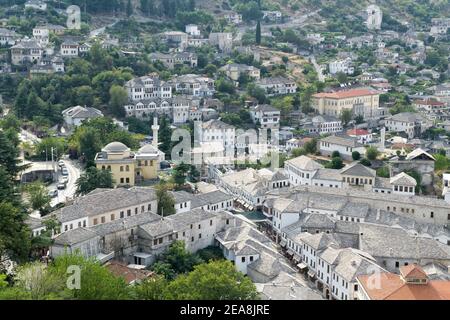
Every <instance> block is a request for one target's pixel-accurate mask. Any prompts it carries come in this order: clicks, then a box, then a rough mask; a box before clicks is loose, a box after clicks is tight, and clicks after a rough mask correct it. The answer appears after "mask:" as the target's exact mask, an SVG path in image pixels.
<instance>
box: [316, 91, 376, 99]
mask: <svg viewBox="0 0 450 320" xmlns="http://www.w3.org/2000/svg"><path fill="white" fill-rule="evenodd" d="M378 94H379V92H377V91H374V90H369V89H352V90H343V91H337V92H321V93H317V94H315V95H313V97H315V98H332V99H345V98H353V97H359V96H373V95H378Z"/></svg>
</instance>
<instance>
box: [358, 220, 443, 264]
mask: <svg viewBox="0 0 450 320" xmlns="http://www.w3.org/2000/svg"><path fill="white" fill-rule="evenodd" d="M360 233H362V234H363V235H362V236H360V246H359V249H360V250H363V251H365V252H367V253H369V254H371V255H372V256H374V257H395V258H401V259H436V260H448V259H450V248H448V247H447V246H446V245H444V244H441V243H439V242H437V241H436V240H434V239H429V238H423V237H412V236H411V235H409V233H408V232H406V231H405V230H403V229H401V228H393V227H387V226H380V225H371V224H361V225H360Z"/></svg>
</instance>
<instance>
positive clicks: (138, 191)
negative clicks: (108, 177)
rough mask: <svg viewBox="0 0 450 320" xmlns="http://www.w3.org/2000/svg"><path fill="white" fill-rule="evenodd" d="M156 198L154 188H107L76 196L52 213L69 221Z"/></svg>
mask: <svg viewBox="0 0 450 320" xmlns="http://www.w3.org/2000/svg"><path fill="white" fill-rule="evenodd" d="M154 200H156V193H155V190H154V189H152V188H137V187H135V188H130V189H125V188H116V189H106V190H103V191H102V192H94V193H92V194H87V195H85V196H82V197H79V198H76V199H75V201H74V202H73V203H72V204H70V205H68V206H66V207H63V208H61V209H59V210H56V211H55V212H54V213H52V214H51V215H52V216H53V214H54V215H56V217H57V219H58V220H59V221H60V222H67V221H71V220H75V219H80V218H84V217H89V216H95V215H99V214H102V213H107V212H111V211H114V210H119V209H122V208H127V207H131V206H134V205H136V206H137V205H142V204H144V203H147V202H150V201H154Z"/></svg>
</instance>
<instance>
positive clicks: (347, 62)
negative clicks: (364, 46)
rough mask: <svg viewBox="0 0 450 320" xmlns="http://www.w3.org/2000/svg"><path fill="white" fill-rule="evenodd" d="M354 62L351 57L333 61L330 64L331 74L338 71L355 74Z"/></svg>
mask: <svg viewBox="0 0 450 320" xmlns="http://www.w3.org/2000/svg"><path fill="white" fill-rule="evenodd" d="M352 64H353V61H352V59H350V58H347V59H344V60H335V61H332V62H330V64H329V69H330V74H333V75H334V74H337V73H345V74H353V73H354V72H355V68H354V67H353V65H352Z"/></svg>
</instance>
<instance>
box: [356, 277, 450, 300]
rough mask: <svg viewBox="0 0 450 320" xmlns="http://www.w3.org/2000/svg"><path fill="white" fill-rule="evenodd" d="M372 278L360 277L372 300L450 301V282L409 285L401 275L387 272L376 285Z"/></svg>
mask: <svg viewBox="0 0 450 320" xmlns="http://www.w3.org/2000/svg"><path fill="white" fill-rule="evenodd" d="M372 277H373V275H362V276H358V280H359V282H360V283H361V285H362V287H363V288H364V291H365V292H366V293H367V295H368V296H369V297H370V299H372V300H450V281H449V280H431V281H429V282H428V283H426V284H408V283H406V282H404V281H403V280H402V278H401V277H400V276H399V275H397V274H394V273H389V272H385V273H381V274H380V278H379V283H376V281H372V280H373V278H372ZM371 284H372V285H371ZM376 284H379V285H376Z"/></svg>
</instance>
